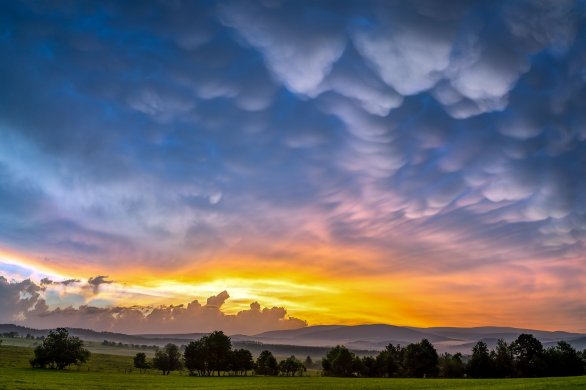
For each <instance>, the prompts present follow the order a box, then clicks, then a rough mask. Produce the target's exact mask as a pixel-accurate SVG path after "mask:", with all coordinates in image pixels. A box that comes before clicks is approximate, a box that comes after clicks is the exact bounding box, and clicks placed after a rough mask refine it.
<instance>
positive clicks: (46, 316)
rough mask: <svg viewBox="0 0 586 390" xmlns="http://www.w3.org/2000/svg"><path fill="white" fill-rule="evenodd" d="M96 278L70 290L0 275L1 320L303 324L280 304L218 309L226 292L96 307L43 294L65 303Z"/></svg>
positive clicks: (235, 327)
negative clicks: (51, 302)
mask: <svg viewBox="0 0 586 390" xmlns="http://www.w3.org/2000/svg"><path fill="white" fill-rule="evenodd" d="M97 278H100V277H97ZM97 278H90V279H89V281H88V282H87V284H81V283H80V282H79V281H76V282H74V283H75V284H76V285H74V286H72V287H69V288H68V289H67V288H65V289H64V288H60V289H51V287H50V286H51V285H55V284H60V285H61V286H69V285H71V283H70V281H65V282H52V281H51V283H47V281H45V283H44V284H42V285H40V286H39V285H37V284H35V283H34V282H32V281H30V280H29V279H27V280H24V281H22V282H12V283H11V282H9V281H8V280H7V279H6V278H5V277H3V276H0V296H1V297H2V298H3V299H2V306H1V307H0V308H1V309H2V310H1V311H0V323H25V324H27V325H28V326H34V327H38V328H41V329H45V328H54V327H60V326H61V327H62V326H69V327H79V328H89V329H95V330H99V331H114V332H124V333H149V332H155V333H156V332H166V333H188V332H194V331H198V332H210V331H213V330H216V329H223V330H225V331H226V332H228V333H230V334H235V333H241V332H243V333H246V334H256V333H261V332H264V331H267V330H274V329H296V328H300V327H303V326H306V325H307V323H306V322H305V321H303V320H300V319H298V318H294V317H289V316H287V311H286V310H285V309H284V308H282V307H272V308H267V307H265V308H262V309H261V306H260V304H259V303H258V302H253V303H251V304H250V308H249V309H247V310H241V311H239V312H237V313H236V314H226V313H224V312H223V311H222V310H221V309H222V306H223V305H224V303H225V302H226V300H227V299H229V298H230V296H229V295H228V293H227V292H226V291H223V292H221V293H219V294H218V295H215V296H211V297H209V298H208V299H207V303H206V304H205V305H202V304H200V303H199V302H198V301H197V300H193V301H191V302H189V303H188V304H187V305H184V304H179V305H161V306H155V307H153V306H132V307H121V306H107V307H97V306H94V305H91V304H82V305H79V306H78V307H73V306H67V307H64V308H60V307H57V308H55V309H49V306H48V305H47V301H46V300H45V298H44V297H45V296H47V295H51V294H55V293H57V292H59V293H60V294H61V295H62V296H61V301H67V300H68V299H71V296H75V295H77V296H79V295H80V294H82V295H83V289H84V288H87V287H89V288H90V289H91V290H92V291H93V294H97V292H98V291H97V290H96V289H97V285H96V284H95V283H92V280H95V279H97ZM68 295H69V296H68Z"/></svg>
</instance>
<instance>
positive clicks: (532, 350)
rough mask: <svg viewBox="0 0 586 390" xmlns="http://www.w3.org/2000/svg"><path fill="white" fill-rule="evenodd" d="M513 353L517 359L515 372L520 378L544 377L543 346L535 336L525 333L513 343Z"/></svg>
mask: <svg viewBox="0 0 586 390" xmlns="http://www.w3.org/2000/svg"><path fill="white" fill-rule="evenodd" d="M511 352H512V353H513V357H514V358H515V371H516V373H517V375H518V376H520V377H536V376H539V375H543V371H544V369H545V364H544V363H545V362H544V359H543V357H544V356H543V345H542V344H541V342H540V341H539V340H537V339H536V338H535V337H534V336H533V335H530V334H526V333H523V334H521V335H519V337H517V340H515V341H513V343H511Z"/></svg>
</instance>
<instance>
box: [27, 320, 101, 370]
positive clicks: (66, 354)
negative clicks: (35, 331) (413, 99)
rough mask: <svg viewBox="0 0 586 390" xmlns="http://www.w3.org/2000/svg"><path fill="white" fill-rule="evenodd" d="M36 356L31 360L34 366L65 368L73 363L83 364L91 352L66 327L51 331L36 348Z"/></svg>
mask: <svg viewBox="0 0 586 390" xmlns="http://www.w3.org/2000/svg"><path fill="white" fill-rule="evenodd" d="M34 353H35V357H34V358H33V359H31V360H30V364H31V366H33V367H40V368H45V367H51V368H57V369H59V370H63V369H64V368H65V367H67V366H69V365H71V364H77V365H79V364H82V363H85V362H86V361H87V359H88V358H89V357H90V352H89V351H88V350H87V349H84V348H83V341H81V340H80V339H79V338H78V337H74V336H70V335H69V332H68V331H67V329H65V328H57V329H55V330H52V331H50V332H49V334H48V335H47V337H45V338H44V339H43V343H42V344H41V345H39V346H37V347H36V348H35V350H34Z"/></svg>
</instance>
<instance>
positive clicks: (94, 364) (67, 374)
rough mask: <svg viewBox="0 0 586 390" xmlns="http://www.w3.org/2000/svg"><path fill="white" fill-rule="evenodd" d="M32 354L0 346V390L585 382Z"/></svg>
mask: <svg viewBox="0 0 586 390" xmlns="http://www.w3.org/2000/svg"><path fill="white" fill-rule="evenodd" d="M32 356H33V353H32V349H31V348H28V347H19V346H8V345H2V346H0V389H11V390H12V389H48V390H50V389H55V390H61V389H194V388H195V389H238V390H242V389H275V390H279V389H283V390H285V389H315V390H327V389H365V390H368V389H373V390H374V389H422V390H423V389H583V390H584V389H586V376H583V377H570V378H536V379H491V380H483V379H388V378H382V379H381V378H326V377H320V376H318V374H317V372H312V374H313V375H312V376H305V377H262V376H248V377H227V376H226V377H211V378H201V377H189V376H187V375H186V374H185V373H181V372H174V373H172V374H171V375H169V376H163V375H161V374H159V373H157V372H155V371H150V372H147V373H142V374H141V373H139V372H138V371H136V370H132V358H131V357H129V356H120V355H107V354H99V353H93V354H92V356H91V358H90V360H89V361H88V362H87V363H86V364H84V365H82V366H80V367H76V366H72V367H71V368H70V369H68V370H64V371H57V370H41V369H32V368H29V364H28V359H30V358H31V357H32Z"/></svg>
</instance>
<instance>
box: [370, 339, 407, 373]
mask: <svg viewBox="0 0 586 390" xmlns="http://www.w3.org/2000/svg"><path fill="white" fill-rule="evenodd" d="M403 351H404V349H403V348H401V346H400V345H396V346H395V345H393V344H389V345H387V347H386V348H385V350H384V351H381V352H380V353H379V354H378V356H377V357H376V365H377V368H378V371H379V373H380V375H381V376H388V377H397V376H401V375H402V374H403V373H404V369H403Z"/></svg>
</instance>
